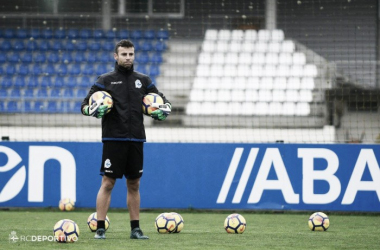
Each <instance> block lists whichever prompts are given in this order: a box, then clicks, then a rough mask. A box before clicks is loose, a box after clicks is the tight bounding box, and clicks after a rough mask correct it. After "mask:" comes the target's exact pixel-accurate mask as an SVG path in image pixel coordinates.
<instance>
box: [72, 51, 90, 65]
mask: <svg viewBox="0 0 380 250" xmlns="http://www.w3.org/2000/svg"><path fill="white" fill-rule="evenodd" d="M86 61H87V57H86V53H85V52H83V51H78V52H76V53H74V62H77V63H81V62H86Z"/></svg>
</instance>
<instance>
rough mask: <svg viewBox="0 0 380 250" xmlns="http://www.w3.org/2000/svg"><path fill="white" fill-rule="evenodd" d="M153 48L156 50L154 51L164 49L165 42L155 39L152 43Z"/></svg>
mask: <svg viewBox="0 0 380 250" xmlns="http://www.w3.org/2000/svg"><path fill="white" fill-rule="evenodd" d="M153 47H154V48H153V49H154V50H156V51H165V50H166V43H165V42H163V41H157V42H156V43H155V44H154V45H153Z"/></svg>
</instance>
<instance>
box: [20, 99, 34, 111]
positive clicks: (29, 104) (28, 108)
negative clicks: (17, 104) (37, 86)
mask: <svg viewBox="0 0 380 250" xmlns="http://www.w3.org/2000/svg"><path fill="white" fill-rule="evenodd" d="M21 110H22V112H24V113H32V112H33V102H32V101H25V102H24V107H23V108H22V109H21Z"/></svg>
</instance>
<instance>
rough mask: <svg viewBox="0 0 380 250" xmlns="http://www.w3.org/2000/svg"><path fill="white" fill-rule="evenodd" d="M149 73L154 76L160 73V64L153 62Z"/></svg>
mask: <svg viewBox="0 0 380 250" xmlns="http://www.w3.org/2000/svg"><path fill="white" fill-rule="evenodd" d="M149 75H150V76H152V77H157V76H159V75H160V66H159V65H157V64H151V65H150V67H149Z"/></svg>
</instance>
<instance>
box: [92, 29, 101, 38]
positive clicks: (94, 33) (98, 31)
mask: <svg viewBox="0 0 380 250" xmlns="http://www.w3.org/2000/svg"><path fill="white" fill-rule="evenodd" d="M92 35H93V37H94V38H95V39H102V38H104V31H103V30H100V29H96V30H94V31H93V32H92Z"/></svg>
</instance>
